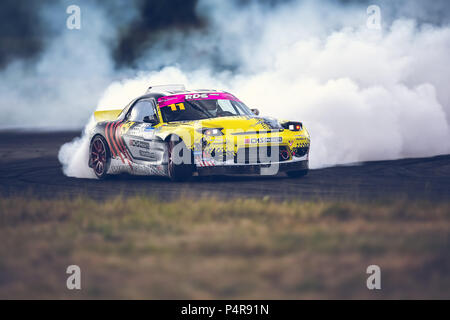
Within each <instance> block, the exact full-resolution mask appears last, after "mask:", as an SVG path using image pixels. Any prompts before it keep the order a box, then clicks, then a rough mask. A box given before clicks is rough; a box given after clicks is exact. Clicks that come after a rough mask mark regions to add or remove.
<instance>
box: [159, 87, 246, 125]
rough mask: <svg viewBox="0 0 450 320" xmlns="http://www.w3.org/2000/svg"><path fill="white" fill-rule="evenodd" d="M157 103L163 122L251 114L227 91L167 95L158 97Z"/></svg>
mask: <svg viewBox="0 0 450 320" xmlns="http://www.w3.org/2000/svg"><path fill="white" fill-rule="evenodd" d="M158 104H159V107H160V109H161V114H162V116H163V119H164V121H165V122H173V121H191V120H202V119H208V118H217V117H230V116H253V113H252V112H251V111H250V109H249V108H248V107H247V106H246V105H245V104H243V103H242V102H241V101H239V100H238V99H237V98H236V97H234V96H232V95H231V94H228V93H210V94H206V93H204V94H186V95H176V96H168V97H163V98H160V99H158Z"/></svg>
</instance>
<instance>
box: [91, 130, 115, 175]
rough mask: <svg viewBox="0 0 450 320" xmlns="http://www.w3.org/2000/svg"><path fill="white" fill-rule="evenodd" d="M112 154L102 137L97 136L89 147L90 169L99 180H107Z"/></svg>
mask: <svg viewBox="0 0 450 320" xmlns="http://www.w3.org/2000/svg"><path fill="white" fill-rule="evenodd" d="M110 162H111V153H110V151H109V147H108V144H107V142H106V140H105V139H104V138H103V137H102V136H99V135H97V136H95V137H94V139H92V141H91V145H90V147H89V167H91V168H92V170H93V171H94V174H95V176H96V177H97V178H99V179H105V178H106V177H107V176H108V174H107V172H108V169H109V164H110Z"/></svg>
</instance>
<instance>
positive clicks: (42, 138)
mask: <svg viewBox="0 0 450 320" xmlns="http://www.w3.org/2000/svg"><path fill="white" fill-rule="evenodd" d="M79 135H80V133H79V132H74V131H71V132H31V131H22V132H19V131H16V132H13V131H3V132H0V156H1V157H0V195H3V196H11V195H23V194H28V195H30V196H36V197H43V198H48V197H73V196H78V195H89V196H91V197H94V198H99V199H102V198H106V197H111V196H116V195H119V194H121V195H124V196H128V195H153V196H157V197H160V198H163V199H168V200H170V199H174V198H178V197H180V196H182V195H185V196H189V197H199V198H200V197H204V196H216V197H221V198H233V197H258V198H259V197H261V198H263V197H270V198H272V199H279V200H288V199H308V200H349V201H356V200H374V199H375V200H378V199H379V200H388V199H398V198H404V199H414V200H424V201H448V200H450V155H444V156H437V157H432V158H420V159H401V160H393V161H374V162H366V163H362V164H358V165H352V166H338V167H332V168H325V169H318V170H311V171H310V173H309V175H308V176H306V177H303V178H298V179H291V178H287V177H286V176H284V175H282V174H280V175H278V176H270V177H262V176H257V177H255V176H219V177H194V178H193V179H192V180H191V181H189V182H185V183H173V182H170V181H169V180H167V179H165V178H160V177H135V176H130V175H120V176H115V177H112V178H111V179H108V180H106V181H98V180H90V179H76V178H69V177H66V176H65V175H64V174H63V172H62V168H61V164H60V163H59V161H58V159H57V154H58V150H59V148H60V146H61V145H62V144H63V143H65V142H68V141H71V140H72V139H73V138H75V137H77V136H79Z"/></svg>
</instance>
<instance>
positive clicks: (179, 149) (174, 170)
mask: <svg viewBox="0 0 450 320" xmlns="http://www.w3.org/2000/svg"><path fill="white" fill-rule="evenodd" d="M168 152H169V164H168V169H169V178H170V180H172V181H186V180H188V179H189V178H190V177H191V176H192V173H193V171H194V170H193V163H192V156H191V157H189V159H190V160H191V161H190V162H189V163H185V161H182V159H187V157H185V155H186V154H191V151H190V150H189V149H188V148H187V147H186V145H185V144H184V142H183V141H182V140H179V141H173V140H171V141H169V142H168Z"/></svg>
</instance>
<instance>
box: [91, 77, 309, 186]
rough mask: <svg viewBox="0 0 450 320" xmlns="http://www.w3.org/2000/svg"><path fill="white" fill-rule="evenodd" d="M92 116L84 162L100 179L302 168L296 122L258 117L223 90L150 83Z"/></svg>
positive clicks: (304, 145)
mask: <svg viewBox="0 0 450 320" xmlns="http://www.w3.org/2000/svg"><path fill="white" fill-rule="evenodd" d="M94 116H95V120H96V125H95V127H94V129H93V130H92V132H91V142H90V150H89V167H90V168H92V170H93V171H94V173H95V175H96V176H97V177H98V178H100V179H102V178H105V177H106V176H107V175H110V174H119V173H130V174H136V175H159V176H167V177H169V178H170V179H171V180H174V181H180V180H186V179H188V178H189V177H191V176H192V175H193V174H196V175H224V174H225V175H226V174H276V173H278V172H280V171H283V172H286V173H287V174H288V175H289V176H292V177H298V176H303V175H306V174H307V172H308V157H309V147H310V137H309V134H308V131H307V130H306V128H305V127H304V126H303V124H302V123H301V122H297V121H278V120H275V119H272V118H265V117H260V116H259V111H258V110H257V109H249V108H248V107H247V106H246V105H245V104H244V103H243V102H242V101H240V100H239V99H238V98H236V97H235V96H233V95H232V94H230V93H228V92H223V91H215V90H195V91H187V90H186V89H185V88H184V86H182V85H169V86H154V87H150V88H149V89H148V91H147V92H146V93H145V94H144V95H143V96H140V97H138V98H136V99H134V100H133V101H131V102H130V103H129V104H128V105H127V106H126V107H125V108H124V109H123V110H109V111H97V112H95V114H94Z"/></svg>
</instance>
